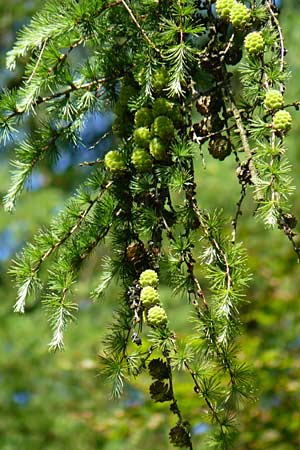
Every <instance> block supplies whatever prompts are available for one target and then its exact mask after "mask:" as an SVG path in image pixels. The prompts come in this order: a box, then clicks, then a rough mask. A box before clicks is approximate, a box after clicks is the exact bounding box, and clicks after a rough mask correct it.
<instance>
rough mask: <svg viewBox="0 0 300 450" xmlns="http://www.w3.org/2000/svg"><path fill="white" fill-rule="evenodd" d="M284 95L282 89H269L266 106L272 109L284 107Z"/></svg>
mask: <svg viewBox="0 0 300 450" xmlns="http://www.w3.org/2000/svg"><path fill="white" fill-rule="evenodd" d="M283 103H284V102H283V96H282V93H281V92H280V91H276V90H275V89H269V90H268V91H267V92H266V96H265V107H266V108H267V109H270V110H272V111H275V110H276V109H280V108H282V107H283Z"/></svg>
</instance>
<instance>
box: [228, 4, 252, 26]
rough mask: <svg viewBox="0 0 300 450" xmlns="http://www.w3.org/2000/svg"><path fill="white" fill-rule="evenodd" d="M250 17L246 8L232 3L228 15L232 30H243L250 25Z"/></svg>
mask: <svg viewBox="0 0 300 450" xmlns="http://www.w3.org/2000/svg"><path fill="white" fill-rule="evenodd" d="M250 17H251V13H250V10H249V9H248V8H247V6H245V5H243V3H239V2H234V4H233V6H232V8H231V11H230V15H229V18H230V22H231V23H232V26H233V28H237V29H238V30H244V29H245V28H246V27H247V25H249V23H250Z"/></svg>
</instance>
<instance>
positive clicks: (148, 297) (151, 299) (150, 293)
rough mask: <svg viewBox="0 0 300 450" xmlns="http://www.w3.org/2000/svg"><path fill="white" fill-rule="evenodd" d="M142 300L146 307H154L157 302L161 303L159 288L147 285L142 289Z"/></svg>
mask: <svg viewBox="0 0 300 450" xmlns="http://www.w3.org/2000/svg"><path fill="white" fill-rule="evenodd" d="M141 302H142V305H143V306H144V308H151V307H152V306H153V307H154V305H157V303H159V295H158V292H157V290H156V289H154V287H152V286H145V287H144V288H143V289H142V290H141ZM151 309H153V308H151ZM150 311H151V310H150ZM150 311H149V312H150ZM148 322H149V319H148Z"/></svg>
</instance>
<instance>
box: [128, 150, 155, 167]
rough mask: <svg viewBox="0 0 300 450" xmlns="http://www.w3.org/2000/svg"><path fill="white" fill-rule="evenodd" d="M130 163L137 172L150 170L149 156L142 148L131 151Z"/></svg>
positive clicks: (150, 161) (150, 160)
mask: <svg viewBox="0 0 300 450" xmlns="http://www.w3.org/2000/svg"><path fill="white" fill-rule="evenodd" d="M131 162H132V164H133V165H134V167H135V168H136V170H138V171H139V172H147V171H149V170H151V168H152V159H151V156H150V155H149V153H148V152H147V151H146V150H144V149H142V148H136V149H135V150H133V152H132V155H131Z"/></svg>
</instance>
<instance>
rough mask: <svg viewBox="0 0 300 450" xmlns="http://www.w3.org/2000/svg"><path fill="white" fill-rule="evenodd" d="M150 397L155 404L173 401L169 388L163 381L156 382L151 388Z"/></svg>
mask: <svg viewBox="0 0 300 450" xmlns="http://www.w3.org/2000/svg"><path fill="white" fill-rule="evenodd" d="M149 391H150V397H151V398H152V400H154V401H155V402H168V401H170V400H172V395H171V393H170V390H169V386H168V385H167V384H166V383H163V382H162V381H154V383H152V384H151V385H150V388H149Z"/></svg>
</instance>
